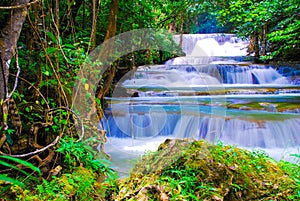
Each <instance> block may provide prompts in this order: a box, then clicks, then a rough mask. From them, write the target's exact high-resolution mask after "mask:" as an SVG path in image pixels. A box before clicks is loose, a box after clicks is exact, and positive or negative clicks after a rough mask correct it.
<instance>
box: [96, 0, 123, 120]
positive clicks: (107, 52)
mask: <svg viewBox="0 0 300 201" xmlns="http://www.w3.org/2000/svg"><path fill="white" fill-rule="evenodd" d="M118 10H119V6H118V0H111V9H110V15H109V22H108V26H107V31H106V35H105V39H104V42H105V41H106V43H105V44H104V45H103V48H102V49H101V51H100V53H99V58H100V59H101V61H102V62H103V64H104V65H105V61H107V60H108V58H109V57H110V56H111V55H112V54H114V41H113V40H112V39H111V38H112V37H114V36H115V35H116V30H117V15H118ZM109 39H110V40H109ZM107 41H109V42H107ZM115 71H116V68H115V66H114V65H111V66H110V67H109V68H108V69H107V70H106V72H104V73H103V75H102V80H103V82H101V83H103V84H102V85H101V86H99V87H98V88H99V90H98V91H97V94H96V97H97V98H98V99H100V100H101V103H102V104H103V101H104V97H105V95H107V94H108V92H109V89H110V86H111V85H112V82H113V78H114V76H115ZM102 108H103V107H102ZM96 109H97V116H98V118H99V119H101V118H102V114H103V113H102V111H100V110H101V109H100V108H99V106H98V105H97V104H96Z"/></svg>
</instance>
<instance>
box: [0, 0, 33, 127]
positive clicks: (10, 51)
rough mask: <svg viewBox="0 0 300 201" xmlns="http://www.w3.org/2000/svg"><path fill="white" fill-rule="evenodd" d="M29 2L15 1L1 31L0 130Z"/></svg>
mask: <svg viewBox="0 0 300 201" xmlns="http://www.w3.org/2000/svg"><path fill="white" fill-rule="evenodd" d="M27 3H29V0H15V1H14V3H13V6H11V8H12V10H11V16H10V18H9V19H8V21H7V25H6V26H5V27H4V28H3V29H2V30H1V33H0V34H1V38H0V51H1V72H0V100H1V110H2V115H1V128H2V130H5V129H7V115H8V105H7V104H8V102H7V100H6V99H7V96H8V86H7V85H8V76H9V65H10V61H11V60H12V58H13V57H14V55H15V53H16V46H17V41H18V39H19V36H20V33H21V29H22V26H23V23H24V21H25V18H26V15H27V7H26V6H18V5H26V4H27Z"/></svg>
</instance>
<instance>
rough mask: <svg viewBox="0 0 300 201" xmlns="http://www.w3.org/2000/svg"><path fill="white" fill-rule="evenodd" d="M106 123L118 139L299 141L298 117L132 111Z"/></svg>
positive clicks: (277, 144)
mask: <svg viewBox="0 0 300 201" xmlns="http://www.w3.org/2000/svg"><path fill="white" fill-rule="evenodd" d="M150 121H151V122H150ZM108 122H109V125H110V126H111V127H110V128H109V129H110V132H111V133H110V136H113V137H121V138H128V137H129V138H135V139H144V138H153V137H157V136H166V137H172V138H174V137H175V138H194V139H206V140H208V141H211V142H216V141H219V140H220V141H223V142H224V143H228V144H238V145H239V146H243V147H260V148H286V147H293V146H298V145H299V144H300V135H299V130H300V119H299V118H295V119H293V118H291V119H289V118H287V119H285V120H273V121H259V120H251V121H247V120H243V119H238V118H230V117H214V116H210V115H201V116H196V115H182V114H176V113H168V114H162V113H155V114H151V115H149V114H143V113H139V114H137V113H133V114H126V115H125V116H117V117H115V118H112V116H110V117H109V119H108ZM116 122H118V123H116ZM128 125H133V126H128Z"/></svg>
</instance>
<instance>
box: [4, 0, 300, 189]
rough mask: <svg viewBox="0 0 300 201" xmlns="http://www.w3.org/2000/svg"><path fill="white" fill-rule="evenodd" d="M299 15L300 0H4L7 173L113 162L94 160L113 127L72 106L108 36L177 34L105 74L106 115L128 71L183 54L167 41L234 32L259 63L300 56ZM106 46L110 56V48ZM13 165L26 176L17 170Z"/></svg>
mask: <svg viewBox="0 0 300 201" xmlns="http://www.w3.org/2000/svg"><path fill="white" fill-rule="evenodd" d="M299 13H300V6H299V1H298V0H288V1H281V0H264V1H258V0H247V1H245V0H231V1H229V0H220V1H219V0H214V1H204V0H178V1H173V0H151V1H150V0H60V1H59V0H2V1H1V3H0V21H1V22H2V23H1V24H0V53H1V57H0V58H1V60H0V61H1V73H0V103H1V117H0V119H1V127H0V154H1V157H0V162H1V163H0V165H1V170H0V173H1V178H0V179H1V180H4V181H7V182H9V183H18V184H20V183H22V182H20V180H21V181H24V180H25V179H17V177H19V176H25V177H26V178H29V180H30V181H31V180H32V177H31V176H32V173H27V172H24V171H23V169H30V170H34V171H35V172H36V174H38V175H40V176H43V178H46V179H50V178H51V176H53V175H57V174H58V173H59V172H60V171H61V169H63V170H65V171H72V170H74V167H76V166H82V165H84V166H86V167H90V168H91V169H94V170H96V171H100V172H101V171H104V170H105V171H108V170H109V168H108V167H105V166H104V165H103V163H102V162H99V161H96V162H95V158H96V156H98V155H99V153H98V152H97V149H99V148H97V147H98V145H99V144H100V145H103V143H105V141H106V137H105V131H103V130H99V129H98V128H96V127H95V126H97V125H93V124H92V123H91V122H89V119H80V117H79V116H78V114H77V113H76V111H73V109H72V92H73V87H74V85H75V82H76V79H77V78H78V75H77V73H78V71H79V70H80V68H81V66H82V65H83V64H84V63H85V62H86V61H87V59H88V56H89V53H90V52H92V51H93V50H94V49H95V48H96V47H97V46H99V45H100V44H102V43H103V42H104V41H106V40H108V39H109V38H111V37H113V36H116V35H118V34H121V33H124V32H127V31H131V30H134V29H142V28H154V29H165V30H168V31H169V33H170V35H169V36H165V37H166V38H165V40H163V41H164V43H165V44H157V49H151V50H141V51H138V52H132V53H130V54H129V55H125V56H123V57H121V58H119V59H118V60H117V61H115V62H114V63H113V64H112V65H111V66H110V68H108V70H107V71H106V72H102V77H101V81H100V82H99V84H98V86H97V88H96V89H95V91H96V95H95V96H96V101H95V102H94V103H91V105H92V107H95V108H96V109H95V112H96V114H97V117H98V118H99V119H100V118H101V117H102V115H103V113H102V108H103V106H104V104H103V98H104V97H105V96H107V95H109V94H110V92H111V90H112V87H113V84H114V83H115V82H116V81H117V79H119V78H120V77H122V75H123V74H125V73H126V72H128V71H130V70H132V69H133V68H135V67H137V66H140V65H144V64H150V63H163V62H164V61H166V60H167V59H169V58H172V57H174V56H178V55H180V54H182V53H181V52H180V50H179V49H180V48H179V47H177V48H176V49H174V51H169V52H164V51H160V50H159V49H160V48H159V45H164V46H170V47H174V44H173V43H174V42H173V41H172V34H186V33H189V34H190V33H236V34H237V35H238V36H239V37H241V38H244V39H247V40H249V41H250V45H249V48H248V49H249V54H252V55H254V57H255V61H256V62H259V61H299V54H300V15H299ZM101 54H104V55H107V56H109V54H110V50H109V49H106V50H105V51H102V52H101ZM82 84H84V83H82ZM78 125H83V127H84V129H85V135H84V136H83V135H82V133H83V129H77V127H78ZM95 133H96V135H94V134H95ZM94 136H100V137H96V138H95V137H94ZM87 145H89V146H87ZM101 147H102V146H101ZM101 152H102V153H100V155H101V156H102V158H108V156H106V155H105V153H104V150H102V149H101ZM15 158H18V159H22V160H15ZM25 160H27V161H29V162H30V164H28V163H26V162H25ZM24 167H26V168H24ZM35 167H38V168H39V169H36V168H35ZM56 168H57V169H56ZM105 168H106V169H105ZM12 169H14V171H15V172H18V174H14V173H15V172H14V173H13V174H10V170H12ZM37 172H38V173H37ZM37 177H38V176H37ZM35 178H36V177H35ZM33 180H34V179H33ZM7 189H8V188H4V190H7Z"/></svg>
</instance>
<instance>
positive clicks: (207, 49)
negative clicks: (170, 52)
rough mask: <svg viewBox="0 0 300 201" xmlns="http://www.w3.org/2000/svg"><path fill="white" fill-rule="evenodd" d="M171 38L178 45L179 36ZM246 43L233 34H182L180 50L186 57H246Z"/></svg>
mask: <svg viewBox="0 0 300 201" xmlns="http://www.w3.org/2000/svg"><path fill="white" fill-rule="evenodd" d="M173 38H174V41H175V42H177V43H178V44H179V41H180V35H175V36H174V37H173ZM248 43H249V42H248V41H243V40H241V39H239V38H237V36H236V35H235V34H184V35H183V37H182V50H183V52H185V53H186V55H187V56H204V57H210V56H246V54H247V51H246V50H247V45H248Z"/></svg>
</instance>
